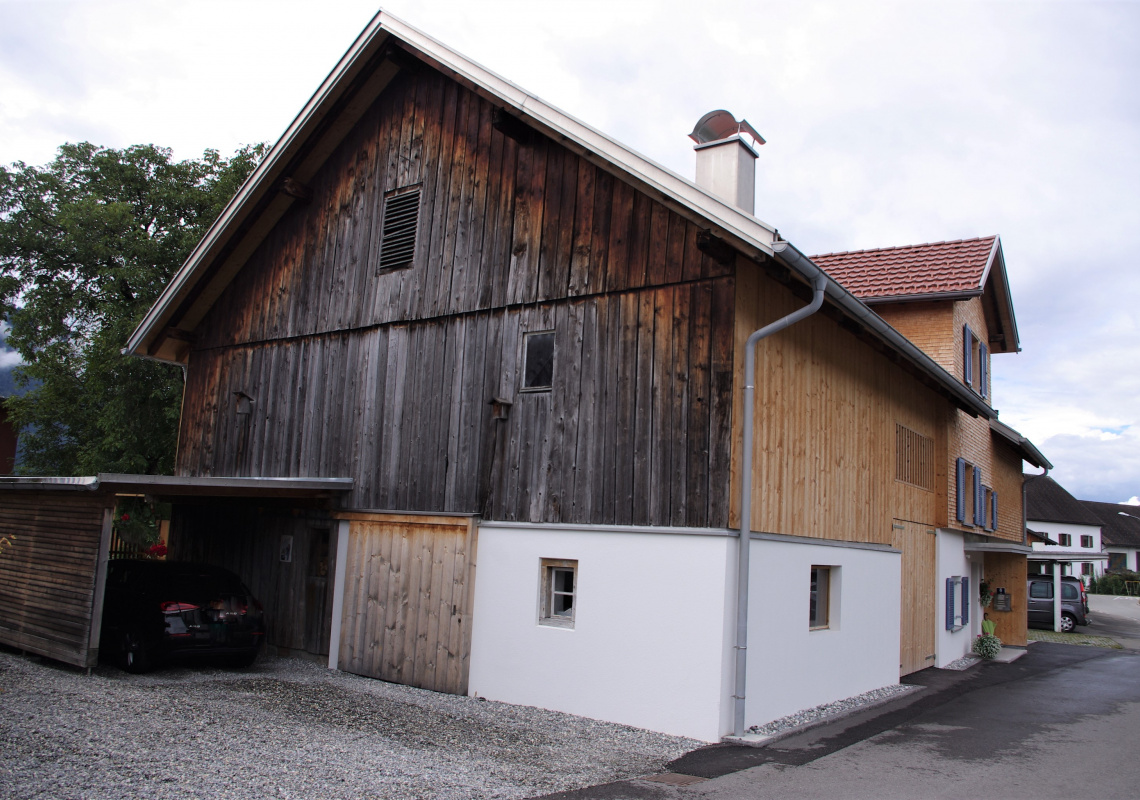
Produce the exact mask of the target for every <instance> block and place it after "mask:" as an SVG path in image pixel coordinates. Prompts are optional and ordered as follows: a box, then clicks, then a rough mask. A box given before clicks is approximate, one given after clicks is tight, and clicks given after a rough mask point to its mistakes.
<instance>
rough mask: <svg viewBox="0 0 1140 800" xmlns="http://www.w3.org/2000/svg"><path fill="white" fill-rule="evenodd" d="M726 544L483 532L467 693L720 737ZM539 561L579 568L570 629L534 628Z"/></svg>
mask: <svg viewBox="0 0 1140 800" xmlns="http://www.w3.org/2000/svg"><path fill="white" fill-rule="evenodd" d="M732 547H735V539H733V538H731V537H729V536H725V535H707V534H700V533H696V532H693V533H666V532H653V531H652V530H650V531H648V532H639V529H636V528H628V529H614V528H606V527H597V528H594V527H579V528H573V527H569V526H549V527H547V526H533V525H517V524H506V523H489V524H484V525H481V526H480V528H479V544H478V567H477V577H476V581H475V603H474V610H473V615H472V619H473V623H472V624H473V628H472V640H471V670H470V681H469V692H470V693H471V694H472V695H478V696H480V697H486V698H488V699H490V700H500V701H504V702H508V703H519V704H523V705H531V706H538V707H541V708H548V709H552V710H556V711H565V712H568V713H571V714H580V715H582V716H587V717H592V718H595V719H601V720H607V721H610V722H618V723H623V724H627V725H633V726H636V727H641V728H648V729H651V730H655V731H662V732H664V733H670V734H675V735H679V736H689V737H692V738H695V739H701V740H704V741H717V740H719V738H720V736H721V735H722V734H723V733H725V732H726V729H725V725H726V722H725V720H726V719H730V717H729V716H728V705H727V702H726V698H727V696H728V695H729V694H730V692H729V691H727V681H728V680H730V679H731V671H730V670H727V669H726V662H728V663H730V658H729V654H730V652H731V645H732V642H731V632H732V627H731V625H732V620H731V619H730V617H731V614H732V609H733V602H732V599H731V598H732V595H731V594H730V592H731V590H732V584H733V583H734V581H733V580H732V570H733V569H734V563H735V557H734V554H733V553H732V552H731V548H732ZM544 558H546V559H574V560H576V561H577V562H578V565H577V568H578V574H577V596H576V598H575V619H574V627H573V629H565V628H559V627H551V626H548V625H542V624H539V621H538V618H539V603H540V598H539V594H540V586H541V568H540V563H541V560H542V559H544ZM805 586H806V584H805ZM806 591H807V590H806V588H805V589H804V590H803V592H802V593H803V594H804V602H803V606H804V610H805V613H806V609H807V599H806ZM895 592H896V596H895V605H896V606H897V586H896V589H895ZM769 610H770V609H769ZM897 628H898V625H897V623H896V624H895V625H894V626H893V629H894V630H896V631H897ZM865 644H866V643H865V642H864V645H865ZM896 650H897V647H896ZM880 685H881V684H880Z"/></svg>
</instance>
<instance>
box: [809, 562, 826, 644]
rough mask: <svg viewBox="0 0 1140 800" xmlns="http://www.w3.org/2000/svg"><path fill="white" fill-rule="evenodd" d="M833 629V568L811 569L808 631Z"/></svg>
mask: <svg viewBox="0 0 1140 800" xmlns="http://www.w3.org/2000/svg"><path fill="white" fill-rule="evenodd" d="M830 627H831V567H812V568H811V592H810V595H809V601H808V630H813V631H819V630H824V629H826V628H830Z"/></svg>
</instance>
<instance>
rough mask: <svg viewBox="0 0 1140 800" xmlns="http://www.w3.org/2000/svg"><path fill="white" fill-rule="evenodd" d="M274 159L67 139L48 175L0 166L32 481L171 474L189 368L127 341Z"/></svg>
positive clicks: (4, 245)
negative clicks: (154, 357)
mask: <svg viewBox="0 0 1140 800" xmlns="http://www.w3.org/2000/svg"><path fill="white" fill-rule="evenodd" d="M263 153H264V146H263V145H254V146H249V147H245V148H242V149H241V150H239V151H237V152H236V153H235V154H234V155H233V157H231V158H223V157H221V156H220V155H219V154H218V153H217V152H216V151H213V150H207V151H206V152H205V154H204V155H203V157H202V158H201V159H198V160H186V161H172V160H171V151H170V150H169V149H165V148H161V147H155V146H154V145H137V146H134V147H128V148H125V149H123V150H113V149H109V148H102V147H97V146H95V145H92V144H88V143H81V144H66V145H63V146H62V147H60V148H59V151H58V155H57V156H56V158H55V160H54V161H52V162H51V163H50V164H47V165H46V166H44V167H34V166H27V165H25V164H23V163H22V162H17V163H15V164H13V165H11V167H10V168H5V167H0V304H2V306H0V311H2V313H3V315H4V316H5V317H6V319H7V321H8V322H9V324H10V325H11V330H10V332H9V333H8V337H7V338H8V343H9V344H10V345H11V346H12V347H14V348H16V349H17V350H18V351H19V352H20V355H21V357H22V358H23V361H24V364H23V365H22V366H21V367H19V368H18V370H17V376H16V380H17V383H18V384H19V385H21V386H23V387H24V388H25V389H26V390H27V391H26V393H25V394H24V395H23V396H21V397H12V398H9V400H8V401H7V407H8V411H9V413H10V415H11V417H12V419H13V421H14V422H15V423H16V424H17V425H18V426H19V427H20V429H21V431H20V442H21V451H22V467H21V470H22V471H23V472H24V473H29V474H55V475H91V474H95V473H96V472H134V473H169V472H170V471H172V469H173V466H174V450H175V445H176V442H177V425H178V417H179V411H180V404H181V400H182V373H181V370H180V369H179V368H178V367H176V366H171V365H169V364H161V363H158V362H154V361H146V360H143V359H140V358H135V357H129V356H125V355H123V354H122V352H121V351H122V348H123V346H124V345H125V344H126V341H127V338H128V337H129V336H130V334H131V333H132V332H133V331H134V329H135V327H136V326H137V325H138V323H139V321H140V320H141V319H142V317H143V315H144V314H145V313H146V311H147V310H148V309H149V308H150V306H151V305H152V304H153V303H154V301H155V300H156V299H157V298H158V296H159V294H160V293H161V292H162V290H163V288H164V287H165V286H166V284H167V283H168V282H169V281H170V279H171V278H172V277H173V276H174V274H175V272H176V271H177V270H178V268H179V267H180V266H181V265H182V263H183V261H184V260H185V259H186V257H187V256H188V255H189V253H190V251H191V250H192V249H193V247H194V245H195V244H196V243H197V242H198V240H199V239H200V238H201V237H202V235H203V234H204V233H205V232H206V230H207V228H208V227H209V226H210V224H211V223H212V222H213V221H214V220H215V219H216V218H217V216H218V214H219V213H220V212H221V211H222V209H223V208H224V207H225V205H226V203H227V202H229V200H230V198H231V197H232V196H233V195H234V193H235V192H236V191H237V189H238V187H240V186H241V183H242V182H243V181H244V180H245V178H246V177H247V176H248V175H249V173H250V172H251V171H252V170H253V168H254V167H255V166H256V164H257V161H258V159H259V158H260V157H261V156H262V155H263Z"/></svg>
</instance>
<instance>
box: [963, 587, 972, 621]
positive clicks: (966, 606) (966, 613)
mask: <svg viewBox="0 0 1140 800" xmlns="http://www.w3.org/2000/svg"><path fill="white" fill-rule="evenodd" d="M962 624H963V625H969V624H970V579H969V578H962Z"/></svg>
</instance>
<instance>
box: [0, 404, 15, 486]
mask: <svg viewBox="0 0 1140 800" xmlns="http://www.w3.org/2000/svg"><path fill="white" fill-rule="evenodd" d="M7 399H8V398H6V397H0V475H11V474H12V473H13V472H15V471H16V444H17V442H16V427H15V426H14V425H13V424H12V423H11V422H9V421H8V412H7V410H6V409H5V408H4V401H5V400H7Z"/></svg>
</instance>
